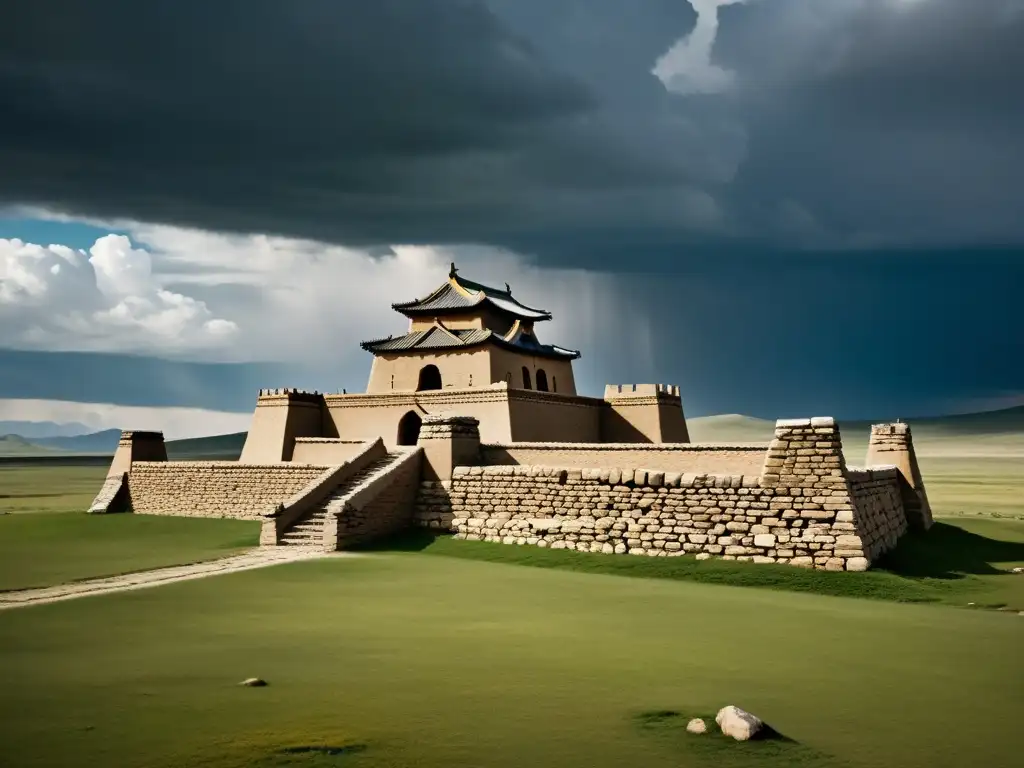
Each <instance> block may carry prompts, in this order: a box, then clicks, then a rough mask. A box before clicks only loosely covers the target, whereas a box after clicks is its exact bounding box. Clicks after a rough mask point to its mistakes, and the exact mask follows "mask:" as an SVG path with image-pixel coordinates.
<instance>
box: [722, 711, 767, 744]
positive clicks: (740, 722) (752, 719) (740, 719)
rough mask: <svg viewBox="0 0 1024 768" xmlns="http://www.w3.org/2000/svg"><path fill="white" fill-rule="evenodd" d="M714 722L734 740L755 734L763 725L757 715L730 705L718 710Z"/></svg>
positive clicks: (749, 737) (740, 739) (747, 737)
mask: <svg viewBox="0 0 1024 768" xmlns="http://www.w3.org/2000/svg"><path fill="white" fill-rule="evenodd" d="M715 722H716V723H718V727H719V728H721V730H722V733H724V734H725V735H726V736H732V737H733V738H734V739H736V741H747V740H748V739H751V738H753V737H754V736H756V735H757V733H758V731H760V730H761V728H762V727H764V723H763V722H762V721H761V719H760V718H759V717H756V716H755V715H752V714H750V713H749V712H746V711H744V710H742V709H740V708H739V707H734V706H732V705H730V706H728V707H723V708H722V709H720V710H719V712H718V715H717V717H715Z"/></svg>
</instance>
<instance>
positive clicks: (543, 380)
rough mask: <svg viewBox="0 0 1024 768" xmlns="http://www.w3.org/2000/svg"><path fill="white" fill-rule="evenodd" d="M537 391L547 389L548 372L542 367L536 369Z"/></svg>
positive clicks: (545, 390)
mask: <svg viewBox="0 0 1024 768" xmlns="http://www.w3.org/2000/svg"><path fill="white" fill-rule="evenodd" d="M537 391H538V392H547V391H548V374H547V373H546V372H545V370H544V369H543V368H538V369H537Z"/></svg>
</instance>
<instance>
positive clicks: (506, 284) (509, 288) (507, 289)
mask: <svg viewBox="0 0 1024 768" xmlns="http://www.w3.org/2000/svg"><path fill="white" fill-rule="evenodd" d="M505 293H507V294H508V295H509V296H511V295H512V286H510V285H509V284H508V283H505Z"/></svg>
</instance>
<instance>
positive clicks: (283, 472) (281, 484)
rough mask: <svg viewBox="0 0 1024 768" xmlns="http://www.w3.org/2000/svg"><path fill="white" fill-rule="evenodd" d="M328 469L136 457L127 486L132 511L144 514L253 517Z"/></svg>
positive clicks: (259, 515)
mask: <svg viewBox="0 0 1024 768" xmlns="http://www.w3.org/2000/svg"><path fill="white" fill-rule="evenodd" d="M329 469H330V467H327V466H317V465H312V464H287V463H281V464H240V463H239V462H235V461H170V462H167V461H157V462H135V463H134V464H132V470H131V473H130V474H129V475H128V490H129V494H130V498H131V508H132V511H133V512H136V513H139V514H143V515H175V516H180V517H231V518H238V519H245V520H257V519H260V518H261V516H262V515H263V514H264V513H266V512H268V511H271V510H273V509H274V508H275V507H276V506H277V505H278V504H281V503H282V502H284V501H286V500H288V499H289V498H290V497H291V496H293V495H294V494H295V493H297V492H298V491H301V490H302V489H303V488H305V487H306V486H307V485H308V484H309V483H311V482H313V481H314V480H316V479H317V478H318V477H320V476H322V475H323V473H324V472H326V471H327V470H329Z"/></svg>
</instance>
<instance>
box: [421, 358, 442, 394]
mask: <svg viewBox="0 0 1024 768" xmlns="http://www.w3.org/2000/svg"><path fill="white" fill-rule="evenodd" d="M440 388H441V371H439V370H438V368H437V366H436V365H425V366H423V367H422V368H420V380H419V383H418V384H417V385H416V391H417V392H423V391H425V390H429V389H440Z"/></svg>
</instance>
